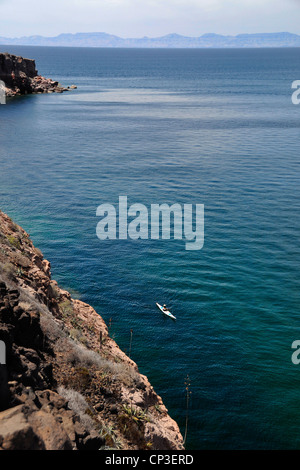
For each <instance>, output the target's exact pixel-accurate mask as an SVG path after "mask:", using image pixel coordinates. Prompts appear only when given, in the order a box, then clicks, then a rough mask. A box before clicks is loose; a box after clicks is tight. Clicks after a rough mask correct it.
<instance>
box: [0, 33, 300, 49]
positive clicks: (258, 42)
mask: <svg viewBox="0 0 300 470" xmlns="http://www.w3.org/2000/svg"><path fill="white" fill-rule="evenodd" d="M0 45H2V46H4V45H10V46H13V45H18V46H57V47H115V48H205V49H209V48H272V47H300V35H298V34H292V33H289V32H280V33H258V34H239V35H237V36H223V35H220V34H214V33H209V34H204V35H202V36H199V37H189V36H181V35H180V34H167V35H165V36H161V37H156V38H149V37H146V36H145V37H143V38H121V37H119V36H115V35H112V34H107V33H76V34H68V33H67V34H60V35H58V36H55V37H44V36H26V37H25V36H24V37H20V38H5V37H0Z"/></svg>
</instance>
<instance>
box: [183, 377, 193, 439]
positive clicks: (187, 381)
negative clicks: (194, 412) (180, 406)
mask: <svg viewBox="0 0 300 470" xmlns="http://www.w3.org/2000/svg"><path fill="white" fill-rule="evenodd" d="M184 385H185V399H186V416H185V433H184V438H183V445H185V443H186V438H187V431H188V421H189V404H190V397H191V394H192V392H191V390H190V387H191V381H190V377H189V375H187V376H186V379H185V382H184Z"/></svg>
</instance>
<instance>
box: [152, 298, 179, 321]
mask: <svg viewBox="0 0 300 470" xmlns="http://www.w3.org/2000/svg"><path fill="white" fill-rule="evenodd" d="M156 305H157V306H158V308H159V310H160V311H161V312H162V313H163V314H165V315H167V317H170V318H172V319H173V320H176V317H175V316H174V315H172V313H171V312H170V311H169V310H164V308H163V307H162V306H161V305H159V304H158V303H157V302H156Z"/></svg>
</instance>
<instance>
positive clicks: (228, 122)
mask: <svg viewBox="0 0 300 470" xmlns="http://www.w3.org/2000/svg"><path fill="white" fill-rule="evenodd" d="M2 49H3V50H4V49H5V50H8V51H9V52H13V53H17V54H21V55H23V56H27V57H30V58H35V59H36V61H37V67H38V69H39V71H40V73H42V74H43V75H46V76H49V77H52V78H57V79H59V80H60V81H61V82H62V83H63V84H65V85H70V84H73V83H75V84H76V85H78V90H76V91H73V92H69V93H65V94H62V95H37V96H28V97H22V98H20V99H16V100H14V101H11V102H9V103H8V104H7V105H6V106H1V107H0V138H1V147H0V162H1V170H0V201H1V209H2V210H3V211H5V212H7V213H8V214H9V215H11V216H12V217H14V219H15V220H16V221H17V222H18V223H20V224H21V225H22V226H23V227H24V228H25V229H26V230H27V231H29V233H30V234H31V237H32V239H33V241H34V242H35V244H36V245H38V246H39V247H40V248H41V249H42V251H43V252H44V254H45V257H46V258H47V259H49V260H50V261H51V263H52V274H53V277H54V278H56V279H57V280H58V281H59V282H60V284H61V285H62V286H64V287H65V288H67V289H71V290H72V292H74V293H75V295H78V296H79V297H80V298H81V299H82V300H83V301H86V302H88V303H90V304H92V305H93V306H94V307H95V308H96V309H97V311H98V312H99V313H100V314H101V315H102V316H103V317H104V319H105V320H106V321H107V322H108V321H109V319H110V318H112V328H111V331H112V334H113V335H114V337H115V339H116V340H117V342H118V343H119V345H120V346H121V347H122V348H123V349H124V350H127V351H128V349H129V342H130V329H131V328H132V329H133V342H132V353H131V355H132V358H133V359H134V360H135V361H136V362H137V363H138V364H139V368H140V371H141V372H142V373H144V374H146V375H148V377H149V379H150V381H151V383H152V384H153V386H154V387H155V389H156V391H157V392H158V393H159V394H160V395H162V397H163V399H164V402H165V404H166V406H167V407H168V409H169V412H170V414H171V415H172V417H174V418H175V419H176V420H177V421H178V423H179V425H180V427H181V430H182V432H183V433H184V426H185V395H184V380H185V377H186V374H187V373H188V374H189V375H190V378H191V390H192V396H191V402H190V417H189V428H188V437H187V448H189V449H284V448H286V449H295V448H299V447H300V432H299V428H300V366H295V365H293V364H292V362H291V353H292V350H291V344H292V342H293V341H294V340H296V339H300V329H299V326H300V324H299V305H300V280H299V262H300V249H299V233H300V212H299V208H300V189H299V188H300V186H299V162H300V159H299V154H300V107H297V106H294V105H292V103H291V94H292V90H291V83H292V81H294V80H297V79H300V54H299V50H298V49H282V50H278V49H274V50H270V49H269V50H267V49H265V50H264V49H262V50H118V49H64V48H62V49H56V48H30V47H8V46H5V48H2ZM119 195H127V196H128V200H129V204H132V203H135V202H139V203H143V204H145V205H146V206H147V207H149V206H150V204H152V203H163V202H166V203H168V204H171V203H174V202H177V203H180V204H183V203H193V204H196V203H198V204H204V205H205V244H204V247H203V249H202V250H201V251H186V250H185V249H184V242H182V241H177V240H176V241H174V240H171V241H162V240H158V241H155V240H149V241H147V240H143V241H132V240H128V241H126V240H125V241H124V240H123V241H102V242H101V241H100V240H98V238H97V237H96V225H97V222H98V219H97V217H96V208H97V206H98V205H99V204H102V203H105V202H108V203H112V204H117V202H118V197H119ZM156 301H157V302H160V303H164V302H165V303H167V304H168V305H169V306H170V307H171V309H172V311H173V312H174V314H175V315H176V316H177V322H176V323H174V322H173V321H170V320H169V319H167V318H164V317H163V316H162V315H161V314H160V313H159V311H158V310H157V309H156V307H155V302H156Z"/></svg>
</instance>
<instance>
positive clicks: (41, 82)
mask: <svg viewBox="0 0 300 470" xmlns="http://www.w3.org/2000/svg"><path fill="white" fill-rule="evenodd" d="M0 80H1V81H2V82H4V84H5V88H6V96H7V97H13V96H16V95H26V94H31V93H62V92H63V91H67V90H68V89H69V88H63V87H62V86H61V85H60V84H59V83H58V82H57V81H54V80H51V79H49V78H45V77H42V76H41V75H38V71H37V70H36V65H35V61H34V60H32V59H24V58H23V57H19V56H15V55H12V54H8V53H4V54H3V53H0Z"/></svg>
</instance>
